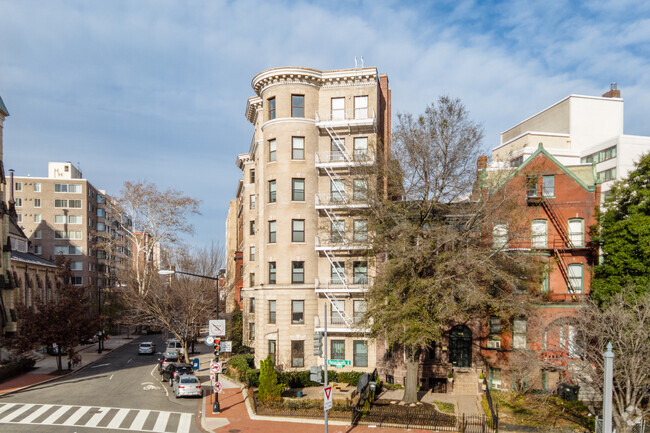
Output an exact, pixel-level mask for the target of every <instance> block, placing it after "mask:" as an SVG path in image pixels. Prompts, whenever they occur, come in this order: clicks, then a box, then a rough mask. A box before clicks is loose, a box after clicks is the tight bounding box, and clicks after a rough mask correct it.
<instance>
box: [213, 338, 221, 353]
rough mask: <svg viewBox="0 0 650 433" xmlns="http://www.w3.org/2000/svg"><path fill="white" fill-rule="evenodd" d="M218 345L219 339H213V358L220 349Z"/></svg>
mask: <svg viewBox="0 0 650 433" xmlns="http://www.w3.org/2000/svg"><path fill="white" fill-rule="evenodd" d="M219 343H220V341H219V339H218V338H215V339H214V356H217V357H218V356H219V351H220V349H221V346H220V344H219Z"/></svg>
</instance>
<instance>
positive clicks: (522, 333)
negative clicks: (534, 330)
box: [512, 317, 528, 349]
mask: <svg viewBox="0 0 650 433" xmlns="http://www.w3.org/2000/svg"><path fill="white" fill-rule="evenodd" d="M527 328H528V322H527V321H526V319H525V318H523V317H520V318H517V319H515V320H514V322H513V326H512V348H513V349H525V348H526V340H527V336H528V330H527Z"/></svg>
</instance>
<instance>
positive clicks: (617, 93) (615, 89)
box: [603, 83, 621, 98]
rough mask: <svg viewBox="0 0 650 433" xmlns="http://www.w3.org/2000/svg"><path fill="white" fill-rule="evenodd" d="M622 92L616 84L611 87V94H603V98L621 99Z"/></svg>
mask: <svg viewBox="0 0 650 433" xmlns="http://www.w3.org/2000/svg"><path fill="white" fill-rule="evenodd" d="M620 97H621V91H620V90H618V86H617V85H616V83H612V84H610V85H609V92H606V93H603V98H620Z"/></svg>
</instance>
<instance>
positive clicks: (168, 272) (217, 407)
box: [158, 268, 226, 413]
mask: <svg viewBox="0 0 650 433" xmlns="http://www.w3.org/2000/svg"><path fill="white" fill-rule="evenodd" d="M225 271H226V270H225V269H223V268H222V269H219V272H218V273H217V276H216V277H210V276H207V275H200V274H193V273H191V272H184V271H178V270H172V269H169V270H165V269H161V270H159V271H158V273H159V274H160V275H172V274H182V275H190V276H192V277H197V278H204V279H206V280H213V281H216V282H217V310H216V316H217V317H216V319H217V320H219V275H221V274H222V273H223V272H225ZM215 360H216V361H219V354H218V353H216V354H215ZM214 378H215V382H216V381H218V380H219V374H218V373H215V374H214ZM212 392H213V393H214V394H213V395H214V402H213V404H212V413H219V412H221V407H220V405H219V394H218V393H217V392H215V391H214V390H212Z"/></svg>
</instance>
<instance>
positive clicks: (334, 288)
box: [315, 276, 372, 293]
mask: <svg viewBox="0 0 650 433" xmlns="http://www.w3.org/2000/svg"><path fill="white" fill-rule="evenodd" d="M371 284H372V281H371V279H370V278H369V277H367V276H364V277H357V278H353V279H352V281H349V282H348V281H347V279H346V282H343V281H341V280H336V279H333V280H332V279H330V280H329V281H320V280H318V279H316V284H315V286H316V289H315V292H316V293H366V292H367V291H368V288H369V287H370V285H371Z"/></svg>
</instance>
